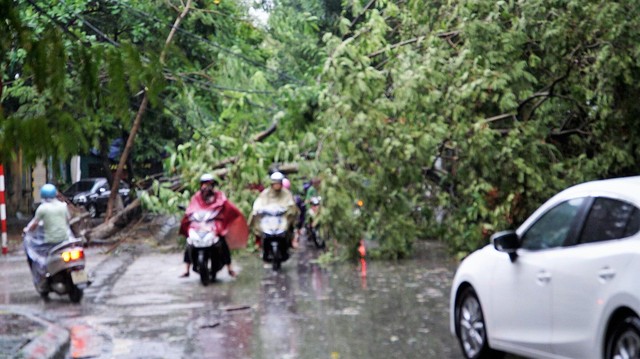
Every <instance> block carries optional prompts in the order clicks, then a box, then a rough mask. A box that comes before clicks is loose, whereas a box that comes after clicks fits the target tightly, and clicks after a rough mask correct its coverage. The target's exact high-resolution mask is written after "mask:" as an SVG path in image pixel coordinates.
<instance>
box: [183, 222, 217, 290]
mask: <svg viewBox="0 0 640 359" xmlns="http://www.w3.org/2000/svg"><path fill="white" fill-rule="evenodd" d="M218 213H219V211H196V212H193V213H191V214H190V215H189V220H190V224H189V230H188V234H189V235H188V236H187V245H188V246H189V251H190V253H191V261H192V265H193V271H194V272H196V273H199V274H200V282H201V283H202V285H204V286H206V285H208V284H209V283H210V282H214V281H215V280H216V276H217V274H218V271H219V270H220V269H222V268H223V267H224V264H223V262H222V261H221V260H220V258H221V253H222V251H223V248H222V246H224V245H225V244H224V238H221V237H220V236H218V232H217V229H216V223H215V220H216V217H217V216H218Z"/></svg>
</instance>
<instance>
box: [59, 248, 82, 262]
mask: <svg viewBox="0 0 640 359" xmlns="http://www.w3.org/2000/svg"><path fill="white" fill-rule="evenodd" d="M61 256H62V260H63V261H65V262H71V261H77V260H78V259H82V258H84V250H82V249H81V248H74V249H70V250H68V251H64V252H62V254H61Z"/></svg>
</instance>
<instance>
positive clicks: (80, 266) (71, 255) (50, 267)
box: [23, 226, 91, 303]
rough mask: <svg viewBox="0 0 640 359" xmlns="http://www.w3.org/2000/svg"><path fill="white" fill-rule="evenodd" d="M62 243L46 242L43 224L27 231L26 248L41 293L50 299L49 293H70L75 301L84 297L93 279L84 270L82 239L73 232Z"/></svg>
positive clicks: (44, 297)
mask: <svg viewBox="0 0 640 359" xmlns="http://www.w3.org/2000/svg"><path fill="white" fill-rule="evenodd" d="M69 232H70V235H69V239H68V240H67V241H64V242H62V243H60V244H55V245H51V244H48V243H45V242H44V229H43V227H42V226H38V228H37V229H36V230H34V231H30V232H26V233H24V241H23V243H24V249H25V253H26V255H27V262H28V264H29V268H30V269H31V275H32V278H33V284H34V286H35V288H36V291H37V292H38V294H40V297H42V298H43V299H44V300H48V299H49V293H50V292H55V293H57V294H58V295H65V294H66V295H68V296H69V299H70V300H71V302H73V303H79V302H80V300H82V296H83V293H84V289H85V288H87V287H88V286H89V285H90V284H91V282H90V281H89V277H88V275H87V272H86V271H85V255H84V248H83V246H82V244H83V241H82V240H81V239H76V238H74V237H73V236H72V235H71V231H69Z"/></svg>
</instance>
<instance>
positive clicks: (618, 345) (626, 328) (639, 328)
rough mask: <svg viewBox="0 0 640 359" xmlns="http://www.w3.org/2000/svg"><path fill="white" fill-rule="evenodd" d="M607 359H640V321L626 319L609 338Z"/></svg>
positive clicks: (636, 318)
mask: <svg viewBox="0 0 640 359" xmlns="http://www.w3.org/2000/svg"><path fill="white" fill-rule="evenodd" d="M606 353H607V355H606V356H605V358H607V359H633V358H640V319H639V318H638V317H636V316H629V317H627V318H625V319H624V320H623V321H622V322H621V323H620V324H618V325H617V326H616V328H615V329H614V330H613V332H611V335H610V336H609V338H607V352H606Z"/></svg>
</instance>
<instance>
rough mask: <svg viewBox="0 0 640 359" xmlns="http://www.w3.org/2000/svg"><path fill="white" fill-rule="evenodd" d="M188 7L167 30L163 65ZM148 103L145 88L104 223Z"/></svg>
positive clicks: (161, 61)
mask: <svg viewBox="0 0 640 359" xmlns="http://www.w3.org/2000/svg"><path fill="white" fill-rule="evenodd" d="M190 7H191V0H188V1H187V4H186V5H185V7H184V9H183V10H182V12H181V13H180V15H178V17H177V18H176V21H175V23H174V24H173V27H172V28H171V31H170V32H169V36H168V37H167V40H166V41H165V42H164V48H163V49H162V53H160V64H163V65H164V57H165V55H166V53H167V48H168V47H169V44H170V43H171V40H173V36H174V35H175V34H176V31H177V30H178V26H180V23H181V22H182V19H184V17H185V16H186V15H187V12H189V8H190ZM151 86H153V84H151ZM148 104H149V93H148V91H146V90H145V91H144V97H143V98H142V103H140V107H139V108H138V113H137V114H136V119H135V121H134V122H133V126H131V132H130V133H129V138H128V139H127V144H126V145H125V147H124V151H122V155H120V162H119V163H118V169H117V170H116V174H115V175H114V176H113V183H112V184H111V194H110V195H109V202H108V203H107V212H106V213H105V216H104V221H105V223H107V222H109V219H110V218H111V215H112V212H113V202H114V201H115V199H116V196H117V195H118V186H119V185H120V179H121V178H122V172H123V169H124V164H125V163H127V159H128V156H129V152H131V148H132V147H133V142H134V141H135V138H136V134H137V132H138V129H139V128H140V124H141V123H142V116H143V115H144V113H145V112H146V111H147V105H148Z"/></svg>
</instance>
